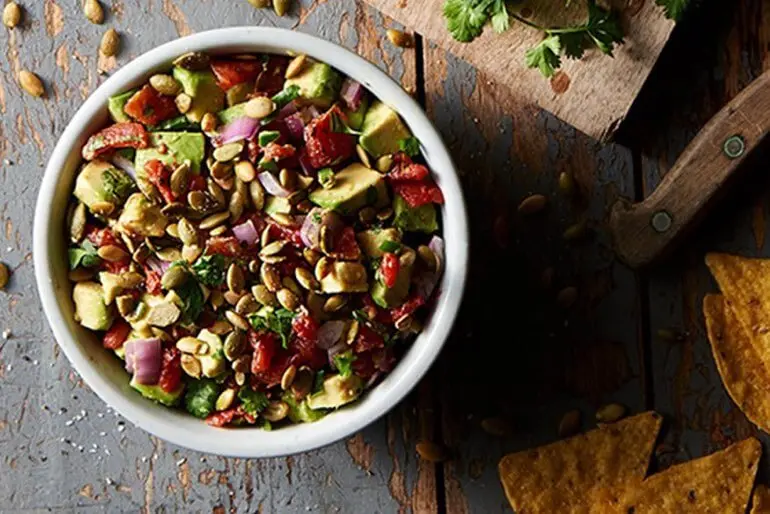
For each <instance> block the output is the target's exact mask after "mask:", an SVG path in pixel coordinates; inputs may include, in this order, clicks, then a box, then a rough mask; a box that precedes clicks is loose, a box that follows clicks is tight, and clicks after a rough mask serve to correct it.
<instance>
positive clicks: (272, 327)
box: [249, 309, 294, 349]
mask: <svg viewBox="0 0 770 514" xmlns="http://www.w3.org/2000/svg"><path fill="white" fill-rule="evenodd" d="M249 321H250V322H251V326H252V327H254V330H267V331H269V332H273V333H275V334H278V335H279V336H280V337H281V345H282V346H283V348H284V349H285V348H288V347H289V336H290V335H291V323H292V321H294V313H293V312H291V311H290V310H287V309H276V310H274V311H272V312H267V313H262V314H257V313H255V314H252V315H251V316H249Z"/></svg>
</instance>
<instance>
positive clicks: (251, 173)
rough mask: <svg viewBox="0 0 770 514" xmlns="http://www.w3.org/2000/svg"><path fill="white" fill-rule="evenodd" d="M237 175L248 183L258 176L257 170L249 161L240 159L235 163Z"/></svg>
mask: <svg viewBox="0 0 770 514" xmlns="http://www.w3.org/2000/svg"><path fill="white" fill-rule="evenodd" d="M235 176H236V177H238V178H239V179H241V180H243V181H244V182H246V183H249V182H251V181H252V180H254V178H255V177H256V176H257V170H255V169H254V165H253V164H251V162H249V161H239V162H237V163H235Z"/></svg>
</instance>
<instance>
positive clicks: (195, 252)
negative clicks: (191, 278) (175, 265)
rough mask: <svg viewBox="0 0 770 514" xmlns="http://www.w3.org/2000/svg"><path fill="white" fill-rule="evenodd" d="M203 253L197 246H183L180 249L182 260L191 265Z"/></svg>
mask: <svg viewBox="0 0 770 514" xmlns="http://www.w3.org/2000/svg"><path fill="white" fill-rule="evenodd" d="M202 253H203V248H201V247H200V246H198V245H184V246H183V247H182V258H183V259H184V260H186V261H187V262H189V263H190V264H192V263H193V262H195V261H196V260H197V259H198V257H200V256H201V254H202Z"/></svg>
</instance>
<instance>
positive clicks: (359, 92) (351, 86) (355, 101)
mask: <svg viewBox="0 0 770 514" xmlns="http://www.w3.org/2000/svg"><path fill="white" fill-rule="evenodd" d="M365 92H366V90H365V89H364V86H362V85H361V84H360V83H359V82H356V81H355V80H353V79H351V78H349V77H348V78H346V79H345V80H344V81H343V82H342V88H341V89H340V98H342V100H343V101H344V102H345V104H346V105H347V106H348V109H350V110H351V111H357V110H358V108H359V107H361V101H362V100H363V99H364V93H365Z"/></svg>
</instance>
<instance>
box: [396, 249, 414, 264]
mask: <svg viewBox="0 0 770 514" xmlns="http://www.w3.org/2000/svg"><path fill="white" fill-rule="evenodd" d="M416 259H417V252H415V251H414V250H412V249H411V248H404V249H403V250H402V253H401V255H399V257H398V262H399V263H400V264H401V266H405V267H407V268H409V267H411V266H412V265H413V264H414V261H415V260H416Z"/></svg>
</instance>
